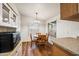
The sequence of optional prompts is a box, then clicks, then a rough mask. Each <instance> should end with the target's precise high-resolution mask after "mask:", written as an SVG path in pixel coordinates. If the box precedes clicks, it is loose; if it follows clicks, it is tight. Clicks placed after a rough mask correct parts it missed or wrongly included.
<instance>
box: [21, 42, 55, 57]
mask: <svg viewBox="0 0 79 59" xmlns="http://www.w3.org/2000/svg"><path fill="white" fill-rule="evenodd" d="M22 55H23V56H52V55H53V54H52V45H51V44H49V43H47V44H45V45H41V46H37V45H36V44H35V42H33V43H32V46H31V43H30V42H23V43H22Z"/></svg>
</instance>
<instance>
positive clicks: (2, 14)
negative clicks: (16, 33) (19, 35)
mask: <svg viewBox="0 0 79 59" xmlns="http://www.w3.org/2000/svg"><path fill="white" fill-rule="evenodd" d="M10 5H11V4H7V3H0V26H5V27H13V28H17V20H20V19H18V14H17V11H15V10H14V8H13V6H10ZM7 11H8V12H7ZM7 17H8V18H7ZM4 19H5V20H4ZM7 20H8V21H7Z"/></svg>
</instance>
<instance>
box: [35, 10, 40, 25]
mask: <svg viewBox="0 0 79 59" xmlns="http://www.w3.org/2000/svg"><path fill="white" fill-rule="evenodd" d="M35 14H36V20H35V21H34V23H37V24H39V23H40V21H39V20H38V19H37V15H38V12H36V13H35Z"/></svg>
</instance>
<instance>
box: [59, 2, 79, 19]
mask: <svg viewBox="0 0 79 59" xmlns="http://www.w3.org/2000/svg"><path fill="white" fill-rule="evenodd" d="M60 13H61V19H62V20H64V19H66V20H70V18H69V17H71V16H73V15H76V14H77V13H78V4H77V3H61V4H60Z"/></svg>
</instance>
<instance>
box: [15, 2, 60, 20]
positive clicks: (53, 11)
mask: <svg viewBox="0 0 79 59" xmlns="http://www.w3.org/2000/svg"><path fill="white" fill-rule="evenodd" d="M15 5H16V7H17V8H18V10H19V12H20V13H21V14H22V15H25V16H30V17H34V18H35V13H36V12H38V15H37V18H38V19H40V20H47V19H49V18H51V17H54V16H56V15H58V14H59V13H60V11H59V5H60V4H59V3H15Z"/></svg>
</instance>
